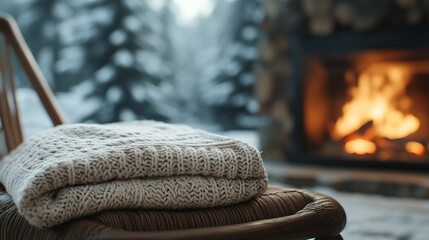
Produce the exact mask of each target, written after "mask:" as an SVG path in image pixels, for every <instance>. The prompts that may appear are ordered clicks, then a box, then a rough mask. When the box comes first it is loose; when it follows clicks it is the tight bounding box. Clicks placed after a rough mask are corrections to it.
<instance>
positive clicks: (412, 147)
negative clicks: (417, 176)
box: [405, 142, 425, 156]
mask: <svg viewBox="0 0 429 240" xmlns="http://www.w3.org/2000/svg"><path fill="white" fill-rule="evenodd" d="M405 150H407V152H410V153H414V154H416V155H417V156H422V155H423V154H425V147H424V146H423V144H421V143H419V142H407V143H406V144H405Z"/></svg>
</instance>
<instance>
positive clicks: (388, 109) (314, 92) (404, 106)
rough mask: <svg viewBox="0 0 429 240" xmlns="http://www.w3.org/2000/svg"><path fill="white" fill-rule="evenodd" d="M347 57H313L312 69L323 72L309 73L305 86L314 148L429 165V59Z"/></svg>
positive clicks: (327, 153) (307, 127)
mask: <svg viewBox="0 0 429 240" xmlns="http://www.w3.org/2000/svg"><path fill="white" fill-rule="evenodd" d="M379 54H380V53H379ZM337 61H341V60H337ZM342 62H343V64H339V62H336V61H335V60H323V59H312V60H310V63H309V66H310V68H309V69H312V70H314V71H315V72H318V74H311V76H308V77H307V84H306V88H305V90H304V91H305V93H304V96H305V101H304V108H305V114H304V116H305V134H306V136H307V138H308V143H309V146H310V149H311V150H312V151H316V152H318V154H320V155H322V156H331V157H340V158H347V159H356V160H359V159H362V160H374V159H376V160H379V161H403V162H408V161H414V162H416V161H417V162H427V163H428V164H429V141H428V140H429V126H428V124H427V123H428V122H429V121H428V120H429V119H428V118H429V111H428V110H426V109H429V108H428V107H427V103H428V102H429V97H428V94H427V92H428V91H429V84H428V80H429V68H428V66H429V61H427V60H402V61H393V62H388V61H385V62H380V61H376V62H374V61H371V60H367V61H365V60H363V59H360V60H359V62H345V61H344V60H343V61H342ZM309 72H312V71H311V70H310V71H309Z"/></svg>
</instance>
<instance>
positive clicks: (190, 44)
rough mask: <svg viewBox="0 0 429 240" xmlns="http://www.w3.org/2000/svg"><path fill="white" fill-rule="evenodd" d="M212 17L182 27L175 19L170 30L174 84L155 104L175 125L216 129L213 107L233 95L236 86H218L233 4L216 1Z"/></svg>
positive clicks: (164, 85)
mask: <svg viewBox="0 0 429 240" xmlns="http://www.w3.org/2000/svg"><path fill="white" fill-rule="evenodd" d="M213 4H214V5H213V10H212V11H211V14H208V15H203V16H198V17H196V18H195V19H193V20H192V21H190V22H186V23H181V22H180V20H179V19H178V15H174V16H173V19H172V21H171V22H170V24H169V26H170V29H169V36H170V37H169V39H170V42H171V55H170V64H171V71H172V72H173V74H172V75H173V76H174V77H173V78H172V81H165V82H163V83H162V85H161V86H160V94H159V96H158V99H157V100H156V101H155V102H156V103H157V106H158V107H159V109H161V110H162V111H163V113H164V114H165V115H167V116H168V117H169V119H171V121H173V122H185V123H187V124H191V125H199V126H201V125H204V126H203V127H210V128H213V127H216V125H218V123H216V122H215V121H214V120H213V119H214V116H213V106H214V105H215V104H216V103H217V102H218V101H221V100H222V99H223V98H224V97H226V96H227V94H228V93H229V92H230V91H231V89H230V88H231V87H232V85H228V84H226V85H225V84H223V83H217V82H216V81H215V77H216V76H217V74H218V71H219V66H220V61H219V60H220V56H221V55H220V54H221V53H222V49H223V48H224V45H225V44H226V43H227V42H228V39H229V38H230V37H229V36H228V35H226V34H224V33H225V32H226V31H225V29H228V27H229V25H228V24H229V22H228V20H229V19H228V17H229V16H230V6H231V4H232V3H231V2H230V1H213Z"/></svg>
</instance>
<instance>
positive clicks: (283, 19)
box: [255, 0, 429, 160]
mask: <svg viewBox="0 0 429 240" xmlns="http://www.w3.org/2000/svg"><path fill="white" fill-rule="evenodd" d="M262 2H263V8H264V12H265V17H264V19H263V21H262V22H261V28H262V31H263V32H265V41H264V42H263V43H262V45H261V47H260V61H261V68H260V69H259V71H258V76H257V82H256V84H255V93H256V96H257V98H258V100H259V103H260V112H261V115H262V127H261V130H260V139H261V144H262V147H263V150H264V154H265V157H266V158H270V159H279V160H280V159H284V158H285V155H284V153H285V152H286V151H287V150H288V149H289V148H291V147H292V146H291V144H293V139H292V136H291V135H292V130H293V129H294V123H293V121H294V118H293V116H292V113H291V111H292V109H291V108H292V107H296V106H292V104H291V103H292V101H293V99H294V97H295V94H296V92H295V90H294V89H292V87H291V86H290V85H291V82H290V77H291V75H292V74H293V73H292V69H291V66H292V63H291V46H290V45H291V44H290V39H291V37H292V36H293V35H296V34H303V35H307V36H314V37H323V36H327V35H331V34H334V33H335V32H336V31H362V32H363V31H376V30H377V29H381V28H394V27H404V26H420V25H425V26H429V0H262Z"/></svg>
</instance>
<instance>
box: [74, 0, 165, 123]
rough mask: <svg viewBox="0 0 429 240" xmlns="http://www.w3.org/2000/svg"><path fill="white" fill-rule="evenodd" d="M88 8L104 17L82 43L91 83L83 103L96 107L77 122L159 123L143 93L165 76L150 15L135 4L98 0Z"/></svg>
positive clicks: (155, 22) (141, 3) (147, 9)
mask: <svg viewBox="0 0 429 240" xmlns="http://www.w3.org/2000/svg"><path fill="white" fill-rule="evenodd" d="M89 7H90V8H91V9H92V10H91V11H92V12H95V11H99V12H98V15H99V16H102V15H103V14H104V15H105V18H103V19H101V20H99V21H94V23H93V24H95V25H96V27H94V30H95V31H97V32H96V33H94V34H93V37H91V38H90V39H88V40H87V41H86V42H85V44H84V48H85V52H86V59H85V65H86V69H87V70H89V71H91V72H93V74H92V77H91V79H92V81H94V88H93V89H92V91H91V92H90V93H89V94H88V98H90V97H95V98H97V99H99V100H100V108H99V110H97V111H96V112H94V113H92V114H90V115H88V116H87V117H85V119H83V120H84V121H90V120H91V121H96V122H100V123H107V122H117V121H123V120H134V119H139V118H142V117H144V118H150V119H157V120H165V117H164V116H162V115H161V114H159V112H158V111H157V110H156V108H155V107H154V106H153V103H152V102H151V101H150V99H149V95H150V92H149V91H148V89H151V87H152V88H153V86H156V85H158V84H159V83H160V82H161V80H162V79H164V77H165V76H166V75H167V74H168V69H166V67H165V65H164V63H163V59H162V56H161V55H160V49H162V48H163V45H162V39H161V38H159V36H158V34H157V32H156V29H159V28H160V26H159V21H158V20H159V19H157V18H156V17H155V15H154V11H153V10H152V9H151V8H150V7H149V6H148V5H147V3H146V2H145V1H138V0H137V1H130V0H125V1H111V0H99V1H96V2H95V3H93V4H92V5H90V6H89Z"/></svg>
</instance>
